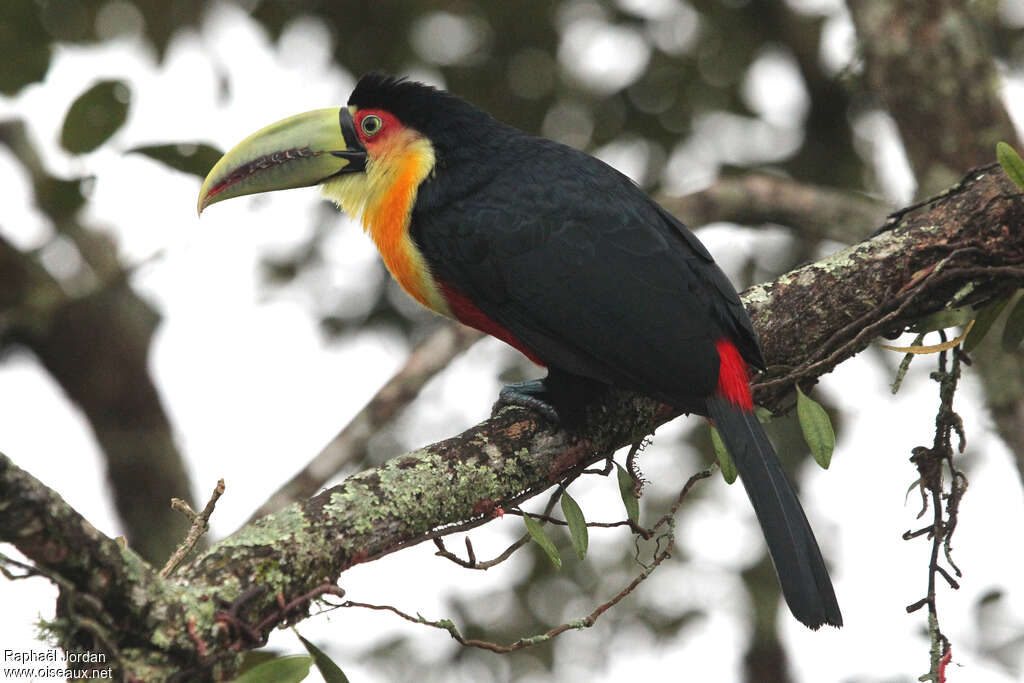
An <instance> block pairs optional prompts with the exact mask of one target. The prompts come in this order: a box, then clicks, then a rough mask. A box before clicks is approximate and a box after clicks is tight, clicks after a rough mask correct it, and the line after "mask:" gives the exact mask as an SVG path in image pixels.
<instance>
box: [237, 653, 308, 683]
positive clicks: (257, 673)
mask: <svg viewBox="0 0 1024 683" xmlns="http://www.w3.org/2000/svg"><path fill="white" fill-rule="evenodd" d="M312 665H313V658H312V657H308V656H306V655H288V656H286V657H276V658H274V659H271V660H270V661H267V662H263V663H262V664H259V665H257V666H254V667H253V668H251V669H249V670H248V671H246V672H245V673H244V674H242V675H241V676H239V677H238V678H236V679H235V680H234V681H233V682H232V683H299V681H301V680H304V679H305V678H306V676H308V675H309V667H310V666H312Z"/></svg>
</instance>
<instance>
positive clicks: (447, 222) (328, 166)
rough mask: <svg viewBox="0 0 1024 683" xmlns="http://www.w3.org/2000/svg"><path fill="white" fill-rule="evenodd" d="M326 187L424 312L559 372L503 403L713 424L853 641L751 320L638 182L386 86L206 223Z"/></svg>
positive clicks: (274, 132) (300, 135) (798, 608)
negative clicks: (802, 495) (622, 392)
mask: <svg viewBox="0 0 1024 683" xmlns="http://www.w3.org/2000/svg"><path fill="white" fill-rule="evenodd" d="M311 185H320V186H321V187H322V191H323V194H324V195H325V196H326V197H327V198H329V199H331V200H333V201H334V202H335V203H336V204H337V205H338V206H339V207H340V208H341V209H342V210H343V211H344V212H345V213H347V214H349V215H351V216H353V217H358V218H359V219H360V220H361V222H362V224H363V227H364V229H365V230H366V231H367V232H368V233H369V234H370V236H371V237H372V238H373V241H374V242H375V243H376V246H377V248H378V250H379V251H380V255H381V257H382V258H383V260H384V263H385V265H386V266H387V268H388V270H389V271H390V272H391V274H392V275H393V276H394V278H395V279H396V280H397V281H398V283H399V284H400V285H401V286H402V287H403V288H404V289H405V291H406V292H408V293H409V294H410V295H411V296H412V297H413V298H414V299H415V300H416V301H418V302H419V303H421V304H423V305H424V306H426V307H427V308H429V309H430V310H432V311H434V312H436V313H439V314H441V315H443V316H446V317H448V318H453V319H455V320H457V321H459V322H461V323H464V324H466V325H469V326H471V327H474V328H476V329H479V330H482V331H483V332H485V333H488V334H490V335H493V336H495V337H497V338H498V339H500V340H502V341H504V342H506V343H508V344H510V345H511V346H513V347H515V348H516V349H518V350H519V351H521V352H522V353H523V354H525V355H526V356H527V357H528V358H529V359H530V360H532V361H534V362H535V363H537V364H538V365H540V366H543V367H546V368H547V372H548V374H547V376H546V377H545V378H544V379H543V380H538V381H533V382H524V383H519V384H515V385H510V386H508V387H505V389H503V390H502V393H501V397H500V398H501V400H502V401H504V402H507V403H516V404H519V405H524V406H528V407H532V408H535V409H537V410H539V411H541V412H542V413H543V414H544V415H545V416H547V417H548V418H550V419H553V420H561V421H563V422H564V423H565V424H566V425H568V426H570V427H571V426H572V424H573V423H574V422H575V421H578V420H579V416H580V415H581V414H583V413H582V411H583V409H584V408H585V406H586V405H587V404H588V403H589V402H590V401H592V400H594V397H595V396H597V395H599V394H600V393H601V392H602V390H604V389H605V388H607V387H620V388H624V389H628V390H633V391H636V392H640V393H642V394H645V395H648V396H651V397H652V398H655V399H657V400H660V401H662V402H664V403H666V404H668V405H670V406H672V407H674V408H676V409H677V410H679V411H683V412H687V413H696V414H699V415H703V416H706V417H707V418H708V419H709V420H711V421H712V422H713V424H714V425H715V426H716V427H717V429H718V431H719V433H720V434H721V436H722V440H723V441H724V443H725V445H726V448H727V449H728V451H729V453H730V454H731V456H732V459H733V461H734V463H735V465H736V469H737V471H738V472H739V475H740V478H741V479H742V481H743V484H744V487H745V488H746V491H747V494H748V496H749V498H750V502H751V503H752V505H753V508H754V512H755V513H756V515H757V519H758V521H759V522H760V525H761V528H762V530H763V532H764V537H765V540H766V541H767V544H768V549H769V551H770V555H771V558H772V560H773V562H774V564H775V569H776V572H777V574H778V577H779V581H780V584H781V586H782V593H783V595H784V597H785V599H786V602H787V603H788V605H789V608H790V610H791V611H792V613H793V615H794V616H795V617H796V618H797V619H798V620H800V621H801V622H803V623H804V624H806V625H807V626H808V627H810V628H812V629H817V628H819V627H820V626H822V625H823V624H829V625H832V626H841V625H842V623H843V618H842V615H841V614H840V611H839V605H838V602H837V600H836V596H835V592H834V590H833V587H832V582H831V579H830V578H829V574H828V570H827V568H826V566H825V562H824V560H823V559H822V556H821V551H820V550H819V549H818V544H817V541H816V540H815V538H814V533H813V531H812V530H811V527H810V524H809V523H808V521H807V517H806V515H805V514H804V511H803V508H802V507H801V505H800V502H799V500H798V499H797V496H796V493H795V492H794V490H793V487H792V486H791V485H790V483H789V481H788V479H787V477H786V474H785V473H784V471H783V469H782V466H781V464H780V463H779V460H778V458H777V456H776V454H775V451H774V449H773V448H772V445H771V443H770V442H769V440H768V437H767V436H766V435H765V432H764V430H763V429H762V427H761V424H760V422H759V421H758V419H757V417H756V416H755V414H754V404H753V400H752V397H751V391H750V384H749V380H750V375H749V368H751V367H753V368H757V369H764V365H765V364H764V359H763V358H762V352H761V348H760V343H759V341H758V338H757V334H756V332H755V331H754V328H753V325H752V324H751V322H750V319H749V317H748V316H747V313H746V311H745V310H744V308H743V304H742V303H741V302H740V298H739V296H738V295H737V293H736V290H735V288H733V286H732V284H731V283H730V282H729V280H728V278H727V277H726V276H725V274H724V273H723V272H722V271H721V269H719V267H718V266H717V265H716V264H715V262H714V259H713V258H712V257H711V254H710V253H708V250H707V249H706V248H705V247H704V245H703V244H701V243H700V241H699V240H698V239H697V237H696V236H695V235H694V234H693V233H692V232H690V231H689V230H688V229H687V228H686V226H684V225H683V224H682V223H681V222H680V221H679V220H677V219H676V218H675V217H674V216H672V215H671V214H670V213H669V212H668V211H666V210H665V209H664V208H662V207H661V206H659V205H658V204H657V203H656V202H655V201H654V200H652V199H651V198H650V197H648V196H647V195H646V194H645V193H644V192H643V191H642V190H641V189H640V188H638V186H637V185H636V184H634V183H633V182H632V181H631V180H630V179H629V178H628V177H626V176H624V175H623V174H621V173H619V172H618V171H616V170H615V169H613V168H611V167H610V166H608V165H607V164H605V163H603V162H602V161H600V160H598V159H596V158H594V157H592V156H589V155H587V154H585V153H583V152H581V151H579V150H576V149H573V148H571V147H568V146H566V145H562V144H559V143H557V142H553V141H551V140H547V139H544V138H540V137H535V136H532V135H528V134H526V133H524V132H522V131H520V130H518V129H516V128H514V127H512V126H509V125H506V124H504V123H501V122H499V121H497V120H496V119H494V118H492V117H491V116H490V115H489V114H488V113H487V112H485V111H483V110H482V109H479V108H477V107H476V106H474V105H472V104H470V103H469V102H467V101H465V100H463V99H461V98H459V97H457V96H455V95H453V94H451V93H449V92H446V91H444V90H441V89H438V88H434V87H431V86H428V85H424V84H422V83H418V82H415V81H412V80H408V79H403V78H396V77H393V76H389V75H384V74H378V73H372V74H368V75H366V76H363V77H362V78H361V79H360V80H359V81H358V83H357V84H356V86H355V89H354V90H353V91H352V93H351V96H350V97H349V101H348V105H347V106H344V107H333V108H327V109H318V110H316V111H311V112H307V113H305V114H299V115H297V116H293V117H290V118H287V119H284V120H282V121H279V122H277V123H274V124H272V125H270V126H267V127H266V128H263V129H262V130H260V131H258V132H256V133H254V134H253V135H251V136H249V137H248V138H246V139H245V140H243V141H242V142H241V143H239V144H238V145H237V146H236V147H234V148H233V149H231V150H230V151H228V152H227V153H226V154H225V155H224V156H223V157H222V158H221V159H220V160H219V161H218V162H217V164H216V165H215V166H214V167H213V168H212V169H211V171H210V173H209V175H208V176H207V178H206V180H205V181H204V182H203V185H202V189H201V190H200V194H199V207H198V208H199V212H200V213H202V211H203V209H205V208H206V207H208V206H209V205H210V204H213V203H215V202H220V201H223V200H225V199H230V198H232V197H238V196H241V195H249V194H254V193H260V192H267V191H270V190H282V189H287V188H295V187H305V186H311Z"/></svg>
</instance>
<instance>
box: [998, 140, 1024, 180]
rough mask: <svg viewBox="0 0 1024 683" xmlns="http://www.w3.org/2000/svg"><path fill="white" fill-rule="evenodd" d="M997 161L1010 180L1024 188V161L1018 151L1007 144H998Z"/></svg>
mask: <svg viewBox="0 0 1024 683" xmlns="http://www.w3.org/2000/svg"><path fill="white" fill-rule="evenodd" d="M996 159H998V160H999V165H1000V166H1002V167H1003V171H1005V172H1006V175H1007V176H1009V178H1010V180H1012V181H1013V182H1014V183H1015V184H1016V185H1017V187H1021V188H1024V161H1022V160H1021V158H1020V155H1019V154H1017V150H1015V149H1014V148H1013V147H1011V146H1010V145H1008V144H1006V143H1005V142H999V143H996Z"/></svg>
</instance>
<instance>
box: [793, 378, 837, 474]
mask: <svg viewBox="0 0 1024 683" xmlns="http://www.w3.org/2000/svg"><path fill="white" fill-rule="evenodd" d="M796 415H797V418H798V419H799V420H800V429H801V430H803V433H804V441H806V442H807V445H808V446H810V448H811V455H812V456H814V462H816V463H818V464H819V465H820V466H821V467H822V469H826V470H827V469H828V466H829V464H830V463H831V462H832V451H834V450H835V448H836V433H835V432H834V431H833V430H832V420H830V419H829V417H828V413H826V412H825V409H824V408H822V407H821V404H820V403H818V402H817V401H815V400H814V399H812V398H808V397H807V395H806V394H804V392H802V391H801V390H800V386H799V385H797V388H796Z"/></svg>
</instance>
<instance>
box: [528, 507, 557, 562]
mask: <svg viewBox="0 0 1024 683" xmlns="http://www.w3.org/2000/svg"><path fill="white" fill-rule="evenodd" d="M523 522H524V523H525V524H526V531H527V532H528V533H529V534H530V538H532V539H533V540H534V542H535V543H536V544H537V545H539V546H540V547H541V550H543V551H544V552H545V553H547V555H548V559H550V560H551V564H553V565H555V569H561V568H562V556H561V555H559V554H558V548H556V547H555V544H554V542H553V541H552V540H551V539H550V538H548V535H547V534H546V533H544V527H542V526H541V525H540V522H538V521H537V520H535V519H534V518H533V517H526V516H525V515H524V516H523Z"/></svg>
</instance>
